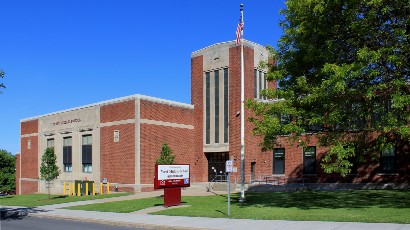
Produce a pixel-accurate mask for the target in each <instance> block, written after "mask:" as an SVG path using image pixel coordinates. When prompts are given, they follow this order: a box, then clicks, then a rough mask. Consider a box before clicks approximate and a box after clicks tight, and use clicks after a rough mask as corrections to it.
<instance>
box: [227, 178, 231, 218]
mask: <svg viewBox="0 0 410 230" xmlns="http://www.w3.org/2000/svg"><path fill="white" fill-rule="evenodd" d="M228 217H229V218H230V217H231V173H230V172H228Z"/></svg>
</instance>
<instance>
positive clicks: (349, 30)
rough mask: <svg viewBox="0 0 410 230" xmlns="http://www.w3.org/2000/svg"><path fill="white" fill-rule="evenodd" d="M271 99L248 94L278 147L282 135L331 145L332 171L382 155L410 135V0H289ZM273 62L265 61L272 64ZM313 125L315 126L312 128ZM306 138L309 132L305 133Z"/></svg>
mask: <svg viewBox="0 0 410 230" xmlns="http://www.w3.org/2000/svg"><path fill="white" fill-rule="evenodd" d="M286 5H287V9H284V10H282V11H281V12H282V14H283V15H284V16H285V19H284V20H283V21H281V22H280V25H281V27H282V29H283V31H284V35H283V36H282V37H281V39H280V41H279V44H278V49H277V50H274V49H273V48H272V47H268V48H269V49H270V50H271V51H272V55H273V58H274V59H276V60H277V62H278V64H277V65H276V66H268V67H269V73H268V80H271V81H277V82H278V89H277V90H265V91H264V92H263V94H265V95H266V96H267V97H268V98H270V99H274V98H276V99H278V98H280V99H281V100H276V102H274V103H272V102H270V103H260V102H257V101H253V100H248V101H247V106H248V107H249V108H251V109H252V110H253V111H254V112H255V117H254V118H251V119H250V120H251V121H252V122H253V123H254V124H255V125H256V128H255V130H254V133H255V134H256V135H262V136H263V137H264V141H263V146H264V148H273V147H274V146H275V145H276V144H277V143H278V135H280V134H283V133H292V135H291V137H290V139H291V140H293V141H295V140H298V141H299V140H301V141H302V144H307V143H308V142H309V138H307V139H304V138H302V135H301V134H303V133H307V132H312V131H314V132H316V135H315V137H317V139H318V145H320V146H325V147H329V149H330V150H329V151H328V153H327V154H326V155H325V157H324V159H323V161H322V167H323V168H324V170H325V172H327V173H332V172H336V173H339V174H341V175H346V174H348V173H349V172H350V168H351V167H352V163H351V162H349V158H352V157H356V158H358V159H364V157H366V158H367V157H373V158H374V157H378V156H379V154H380V152H381V151H382V149H384V148H386V147H388V146H391V145H393V144H396V145H404V144H405V143H408V142H409V140H410V129H409V121H410V109H409V105H410V60H409V59H410V46H409V42H410V41H409V39H410V4H408V1H402V0H349V1H340V0H326V1H323V0H310V1H299V0H288V1H287V2H286ZM265 66H266V64H265ZM312 128H313V129H312ZM305 137H306V136H305Z"/></svg>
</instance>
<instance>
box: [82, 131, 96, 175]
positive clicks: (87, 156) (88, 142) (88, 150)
mask: <svg viewBox="0 0 410 230" xmlns="http://www.w3.org/2000/svg"><path fill="white" fill-rule="evenodd" d="M92 140H93V139H92V136H91V135H84V136H83V145H82V163H83V172H88V173H90V172H92V163H93V158H92V147H93V145H92Z"/></svg>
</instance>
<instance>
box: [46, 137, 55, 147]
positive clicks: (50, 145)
mask: <svg viewBox="0 0 410 230" xmlns="http://www.w3.org/2000/svg"><path fill="white" fill-rule="evenodd" d="M50 147H54V139H47V148H50Z"/></svg>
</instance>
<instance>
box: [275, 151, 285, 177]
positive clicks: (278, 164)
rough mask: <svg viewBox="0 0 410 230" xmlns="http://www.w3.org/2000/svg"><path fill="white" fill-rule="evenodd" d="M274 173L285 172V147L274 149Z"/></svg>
mask: <svg viewBox="0 0 410 230" xmlns="http://www.w3.org/2000/svg"><path fill="white" fill-rule="evenodd" d="M273 174H285V149H284V148H275V149H274V150H273Z"/></svg>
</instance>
